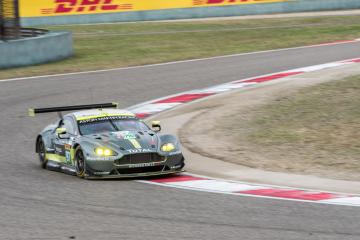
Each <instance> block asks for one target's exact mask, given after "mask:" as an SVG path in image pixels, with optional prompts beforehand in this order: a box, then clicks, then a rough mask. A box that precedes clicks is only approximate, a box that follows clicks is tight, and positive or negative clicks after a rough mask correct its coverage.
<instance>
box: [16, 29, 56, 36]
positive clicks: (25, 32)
mask: <svg viewBox="0 0 360 240" xmlns="http://www.w3.org/2000/svg"><path fill="white" fill-rule="evenodd" d="M48 32H49V30H46V29H38V28H21V29H20V37H21V38H28V37H37V36H41V35H44V34H46V33H48Z"/></svg>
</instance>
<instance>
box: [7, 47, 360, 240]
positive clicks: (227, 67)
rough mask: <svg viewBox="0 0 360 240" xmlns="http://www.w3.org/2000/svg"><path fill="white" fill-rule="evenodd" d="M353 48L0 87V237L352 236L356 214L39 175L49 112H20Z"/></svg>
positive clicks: (121, 96)
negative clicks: (37, 141)
mask: <svg viewBox="0 0 360 240" xmlns="http://www.w3.org/2000/svg"><path fill="white" fill-rule="evenodd" d="M359 53H360V43H359V42H357V43H349V44H340V45H334V46H320V47H312V48H304V49H293V50H280V51H273V52H268V53H258V54H252V55H240V56H233V57H227V58H217V59H209V60H203V61H194V62H184V63H177V64H170V65H161V66H151V67H142V68H133V69H123V70H115V71H109V72H100V73H90V74H89V73H88V74H86V73H85V74H79V75H70V76H59V77H47V78H38V79H36V78H35V79H27V80H22V81H14V82H2V83H1V82H0V109H1V112H0V120H1V121H0V135H1V139H2V140H1V145H0V179H1V181H0V196H1V197H0V207H1V209H0V210H1V211H0V239H68V238H69V237H72V238H73V237H76V239H286V240H291V239H301V240H303V239H334V240H335V239H336V240H338V239H360V228H359V224H360V209H359V208H355V207H342V206H332V205H330V206H328V205H317V204H311V203H298V202H287V201H280V200H272V199H258V198H248V197H237V196H229V195H221V194H213V193H203V192H193V191H187V190H181V189H168V188H162V187H159V186H153V185H147V184H142V183H138V182H134V181H118V180H116V181H84V180H80V179H77V178H76V177H71V176H67V175H64V174H61V173H56V172H50V171H44V170H42V169H40V167H39V165H38V160H37V157H36V155H35V154H33V152H34V138H35V136H36V133H37V132H38V131H40V130H41V129H42V128H43V127H44V126H45V125H46V124H47V123H48V122H49V121H52V120H53V119H55V118H56V116H55V115H51V114H50V115H42V116H39V117H37V118H36V119H29V118H27V117H26V109H27V108H28V107H34V106H35V107H42V106H50V105H59V104H61V105H63V104H64V105H66V104H77V103H79V104H81V103H95V102H106V101H117V102H120V103H121V106H122V107H127V106H130V105H133V104H136V103H139V102H143V101H146V100H150V99H153V98H157V97H161V96H164V95H169V94H173V93H177V92H182V91H186V90H191V89H195V88H203V87H207V86H212V85H215V84H220V83H224V82H229V81H232V80H237V79H243V78H247V77H251V76H258V75H262V74H268V73H273V72H279V71H284V70H288V69H293V68H297V67H304V66H309V65H315V64H320V63H325V62H332V61H338V60H343V59H349V58H356V57H359Z"/></svg>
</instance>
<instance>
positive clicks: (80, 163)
mask: <svg viewBox="0 0 360 240" xmlns="http://www.w3.org/2000/svg"><path fill="white" fill-rule="evenodd" d="M75 170H76V175H77V176H78V177H80V178H84V177H85V175H86V159H85V156H84V153H83V151H82V150H81V147H80V146H78V147H77V148H76V150H75Z"/></svg>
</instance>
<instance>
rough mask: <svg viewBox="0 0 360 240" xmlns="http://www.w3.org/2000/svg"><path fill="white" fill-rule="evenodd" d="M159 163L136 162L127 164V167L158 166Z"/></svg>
mask: <svg viewBox="0 0 360 240" xmlns="http://www.w3.org/2000/svg"><path fill="white" fill-rule="evenodd" d="M160 164H161V163H158V162H151V163H138V164H131V165H129V168H138V167H154V166H158V165H160Z"/></svg>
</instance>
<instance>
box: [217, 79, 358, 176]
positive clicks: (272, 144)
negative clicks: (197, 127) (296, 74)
mask: <svg viewBox="0 0 360 240" xmlns="http://www.w3.org/2000/svg"><path fill="white" fill-rule="evenodd" d="M359 106H360V75H359V76H354V77H350V78H346V79H343V80H339V81H333V82H328V83H323V84H320V85H317V86H315V87H311V88H305V89H303V90H300V91H299V92H297V93H296V94H294V95H292V96H288V97H282V98H279V99H277V100H276V101H273V102H271V103H269V104H267V105H264V106H262V107H260V108H257V109H254V111H252V114H251V116H250V117H248V118H246V119H245V120H244V119H236V117H234V120H231V121H225V122H224V124H223V125H222V126H219V127H221V128H224V129H234V133H233V136H232V141H233V142H238V143H239V142H241V143H246V145H247V146H248V147H250V149H252V150H253V151H254V152H256V153H257V155H261V156H263V158H264V159H263V161H259V162H258V163H257V162H256V161H252V162H251V164H252V165H253V166H254V167H262V168H265V169H269V170H274V171H283V170H286V171H290V172H295V173H308V174H314V173H315V174H316V173H319V172H320V173H326V172H331V173H333V174H332V175H333V176H338V177H339V178H341V179H351V180H360V175H359V172H360V142H359V139H360V121H359V119H360V107H359ZM234 116H241V113H235V114H234ZM243 129H246V131H244V130H243ZM237 130H238V132H239V133H240V132H241V134H237V133H236V132H237Z"/></svg>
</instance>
